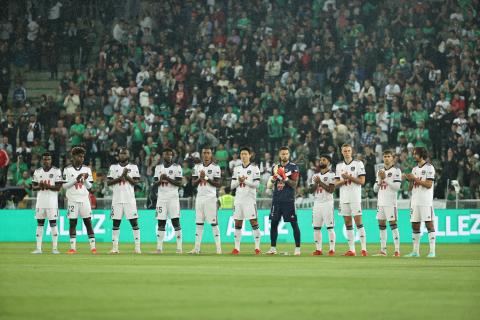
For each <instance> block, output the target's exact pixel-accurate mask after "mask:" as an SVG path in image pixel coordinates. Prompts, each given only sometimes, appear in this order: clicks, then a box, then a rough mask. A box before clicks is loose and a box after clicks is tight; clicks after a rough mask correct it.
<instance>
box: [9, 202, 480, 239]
mask: <svg viewBox="0 0 480 320" xmlns="http://www.w3.org/2000/svg"><path fill="white" fill-rule="evenodd" d="M268 215H269V211H268V210H259V212H258V220H259V224H260V230H261V232H262V243H265V244H267V243H269V239H270V237H269V236H270V223H269V220H268ZM297 215H298V222H299V226H300V230H301V232H302V243H313V228H312V211H311V210H303V209H302V210H298V211H297ZM435 215H436V230H437V242H438V243H480V210H478V209H475V210H471V209H458V210H455V209H436V210H435ZM34 216H35V211H34V210H20V209H19V210H0V241H2V242H22V241H35V231H36V221H35V218H34ZM218 217H219V225H220V230H221V238H222V242H224V243H233V235H234V220H233V218H232V211H231V210H220V211H219V213H218ZM398 222H399V223H398V226H399V230H400V239H401V242H404V243H410V242H411V235H412V233H411V227H410V212H409V210H399V221H398ZM363 223H364V226H365V230H366V233H367V241H368V242H369V243H379V241H380V240H379V230H378V224H377V220H376V211H375V210H364V211H363ZM45 224H46V225H47V224H48V223H47V222H46V223H45ZM139 224H140V229H141V239H142V242H156V228H157V220H156V219H155V212H154V210H140V211H139ZM181 224H182V233H183V241H184V242H186V243H193V242H194V240H195V211H194V210H182V216H181ZM93 226H94V231H95V238H96V240H97V241H98V242H111V240H112V221H111V219H110V212H109V211H108V210H94V211H93ZM58 227H59V233H60V234H59V241H60V242H68V241H69V235H68V219H67V217H66V210H60V218H59V221H58ZM77 228H78V229H77V241H79V242H87V241H88V239H87V234H86V229H85V226H84V225H83V224H82V223H81V221H79V222H78V226H77ZM335 231H336V233H337V243H346V236H345V229H344V224H343V219H342V217H340V216H339V215H338V213H337V212H335ZM44 232H45V235H44V241H50V239H51V238H50V228H49V227H47V228H45V229H44ZM322 232H323V233H324V239H328V236H327V234H326V232H327V230H326V228H322ZM356 239H357V241H358V236H357V237H356ZM421 239H422V242H428V238H427V235H426V229H425V227H424V226H422V238H421ZM165 240H166V241H167V242H175V234H174V230H173V228H172V225H171V223H170V221H169V222H168V223H167V232H166V237H165ZM120 241H121V242H131V241H133V235H132V231H131V227H130V223H129V222H128V221H126V220H125V219H123V222H122V226H121V232H120ZM388 241H389V243H391V242H392V236H391V232H390V231H389V229H388ZM203 242H207V243H212V242H213V236H212V233H211V227H210V226H209V225H207V224H206V225H205V231H204V233H203ZM242 242H243V243H246V242H250V243H253V235H252V230H251V228H250V223H249V222H248V221H246V222H245V224H244V230H243V236H242ZM278 242H279V243H293V232H292V230H291V227H290V225H289V224H288V223H287V224H284V223H283V222H282V223H280V226H279V234H278Z"/></svg>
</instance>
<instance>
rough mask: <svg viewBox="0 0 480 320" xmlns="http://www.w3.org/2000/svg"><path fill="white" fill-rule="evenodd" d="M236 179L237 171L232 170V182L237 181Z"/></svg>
mask: <svg viewBox="0 0 480 320" xmlns="http://www.w3.org/2000/svg"><path fill="white" fill-rule="evenodd" d="M237 178H238V169H237V168H233V174H232V180H237Z"/></svg>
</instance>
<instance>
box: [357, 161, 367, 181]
mask: <svg viewBox="0 0 480 320" xmlns="http://www.w3.org/2000/svg"><path fill="white" fill-rule="evenodd" d="M365 175H366V173H365V166H364V165H363V162H362V161H358V166H357V177H361V176H365Z"/></svg>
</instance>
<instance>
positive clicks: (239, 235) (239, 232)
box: [234, 229, 242, 251]
mask: <svg viewBox="0 0 480 320" xmlns="http://www.w3.org/2000/svg"><path fill="white" fill-rule="evenodd" d="M234 239H235V249H237V250H238V251H240V240H241V239H242V229H235V231H234Z"/></svg>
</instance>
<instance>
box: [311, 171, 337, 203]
mask: <svg viewBox="0 0 480 320" xmlns="http://www.w3.org/2000/svg"><path fill="white" fill-rule="evenodd" d="M316 177H319V178H320V181H321V182H323V183H324V184H326V185H327V186H328V185H331V184H333V185H335V173H333V171H330V170H329V171H327V172H325V174H322V173H321V172H318V173H315V174H314V175H313V176H312V182H311V184H313V185H316V183H315V179H316ZM314 197H315V202H316V203H326V202H331V203H333V193H330V192H327V191H326V190H325V189H323V188H322V187H320V186H318V185H317V189H316V190H315V193H314Z"/></svg>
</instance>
